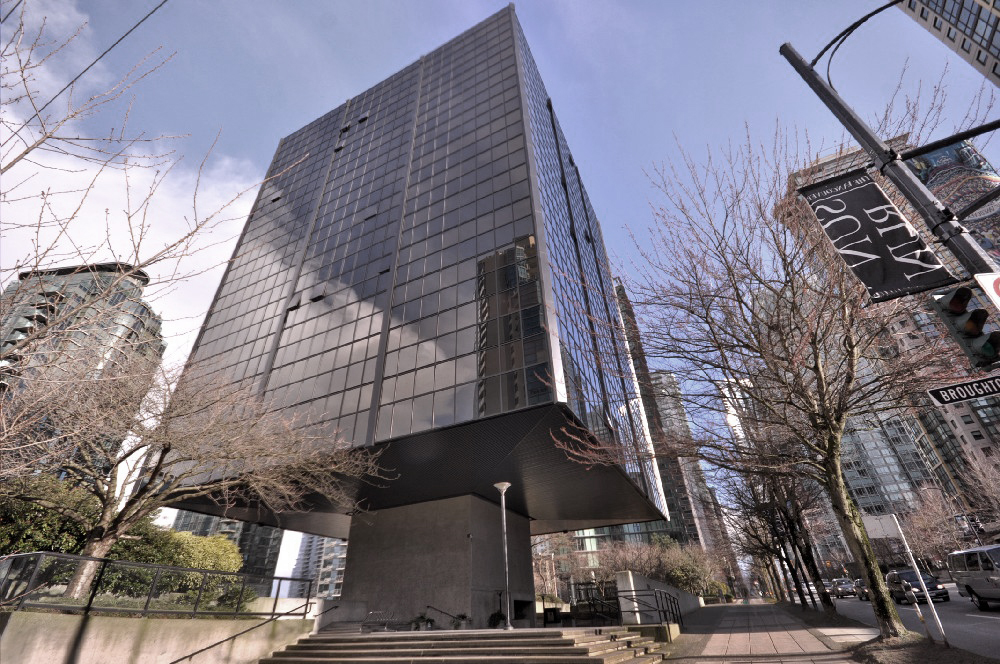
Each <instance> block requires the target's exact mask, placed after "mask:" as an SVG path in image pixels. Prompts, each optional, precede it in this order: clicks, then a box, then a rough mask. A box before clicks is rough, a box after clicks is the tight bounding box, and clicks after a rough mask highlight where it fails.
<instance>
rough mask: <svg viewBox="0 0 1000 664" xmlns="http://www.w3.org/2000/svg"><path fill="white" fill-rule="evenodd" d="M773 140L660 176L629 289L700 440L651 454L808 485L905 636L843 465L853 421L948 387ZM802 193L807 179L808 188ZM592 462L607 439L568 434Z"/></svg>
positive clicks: (877, 602)
mask: <svg viewBox="0 0 1000 664" xmlns="http://www.w3.org/2000/svg"><path fill="white" fill-rule="evenodd" d="M810 153H811V150H810V149H809V146H808V145H804V146H798V145H796V142H795V137H793V136H789V135H786V134H784V133H782V132H780V131H779V132H778V133H777V134H776V136H775V137H774V140H773V141H771V142H770V143H768V144H766V145H759V144H756V143H755V142H753V140H752V139H751V138H747V140H746V142H745V143H743V144H741V145H736V146H732V147H730V148H729V149H727V150H725V151H724V152H721V153H709V154H708V155H707V156H706V158H705V159H703V160H696V159H694V158H693V157H691V156H690V155H688V154H685V153H683V152H682V156H681V158H680V159H679V160H678V161H677V162H672V163H668V164H666V165H664V166H662V167H661V168H659V169H657V171H656V173H655V175H654V180H655V185H656V186H657V187H658V189H659V191H660V194H661V196H662V198H663V199H664V202H663V204H662V205H661V206H659V207H657V208H656V209H655V216H656V222H657V224H656V226H655V227H654V228H653V229H652V230H651V231H650V233H649V235H648V237H642V238H636V245H637V249H638V251H639V252H640V255H641V259H640V260H639V261H638V264H637V265H636V272H637V273H638V275H639V276H637V277H636V278H634V279H633V280H632V281H631V282H630V283H629V284H628V286H629V287H630V290H631V292H632V293H633V294H634V304H635V308H636V310H637V312H638V314H639V320H640V328H641V329H642V331H643V333H644V336H643V342H644V347H645V352H646V355H647V357H648V359H649V362H650V364H653V365H660V366H663V367H666V368H669V369H670V370H671V371H673V372H674V373H675V374H676V375H677V377H678V379H679V382H680V385H681V398H682V399H683V400H684V404H685V407H686V409H687V411H688V412H689V413H691V414H692V418H691V421H692V424H694V425H695V427H696V428H695V430H694V431H693V432H692V435H691V436H690V437H689V438H688V437H673V439H672V440H670V439H668V440H666V441H665V442H664V443H663V444H661V446H660V447H661V449H659V450H657V451H656V454H670V455H673V456H677V455H681V456H698V457H700V458H701V459H704V460H707V461H709V462H710V463H712V464H715V465H717V466H719V467H722V468H731V469H733V470H736V471H739V472H741V473H758V474H762V475H788V476H794V477H799V478H803V479H807V480H812V481H815V482H816V483H818V485H819V486H821V487H823V489H824V490H825V491H826V492H827V494H828V495H829V498H830V501H831V503H832V507H833V511H834V514H835V515H836V518H837V521H838V523H839V525H840V527H841V529H842V530H843V533H844V537H845V540H846V543H847V545H848V548H849V549H850V552H851V554H852V556H853V557H854V559H855V560H856V561H857V562H858V563H859V565H860V566H861V567H862V569H863V572H864V576H865V577H866V578H867V580H868V583H869V587H870V588H871V596H872V604H873V606H874V609H875V614H876V616H877V618H878V621H879V627H880V630H881V634H882V636H884V637H892V636H897V635H898V634H899V633H900V632H901V631H903V626H902V623H901V622H900V620H899V616H898V615H897V613H896V610H895V607H894V606H893V605H892V602H891V601H890V600H889V595H888V593H887V590H886V587H885V584H884V581H883V579H882V574H881V571H880V570H879V566H878V561H877V560H876V558H875V555H874V552H873V551H872V548H871V544H870V542H869V540H868V536H867V533H866V531H865V528H864V524H863V522H862V519H861V516H862V515H861V512H860V510H859V509H858V507H857V505H856V504H855V502H854V501H853V499H852V498H851V496H850V494H849V493H848V490H847V485H846V482H845V478H844V470H843V468H842V467H841V451H842V448H843V438H844V433H845V430H846V428H847V426H848V423H849V421H864V420H874V421H877V420H878V419H879V418H882V417H887V416H891V415H903V414H905V413H904V405H905V404H906V403H907V402H908V401H907V400H908V397H909V396H910V395H911V394H912V393H914V392H919V391H922V390H925V389H927V388H928V387H930V386H933V385H937V384H940V383H941V382H942V381H943V380H947V379H948V378H949V377H950V374H949V373H948V371H949V370H951V369H952V367H953V365H954V362H952V361H951V358H949V357H948V356H947V355H946V354H944V353H942V352H940V350H941V349H940V343H939V340H936V339H929V340H928V343H926V344H924V345H922V346H920V347H919V348H916V349H913V350H911V351H909V352H907V353H906V354H902V353H900V352H899V351H898V347H897V344H896V340H895V338H894V335H895V327H894V322H895V321H896V320H897V318H898V316H899V315H900V314H901V313H903V312H906V311H908V310H909V309H912V308H913V307H914V306H916V298H914V297H910V298H903V299H899V300H894V301H891V302H886V303H878V304H875V303H872V302H871V301H870V300H869V299H868V297H867V294H866V292H865V289H864V287H863V286H862V285H861V283H860V282H859V281H858V280H857V279H856V278H855V277H854V275H853V274H851V272H850V271H849V270H848V269H847V268H846V266H845V264H844V261H843V260H842V259H841V258H840V257H839V256H838V255H837V254H836V252H835V251H834V249H833V247H832V246H831V244H830V242H829V240H828V239H827V238H826V237H825V235H823V233H822V229H821V228H820V227H819V225H818V224H817V223H816V220H815V218H814V216H813V215H812V213H811V211H810V210H809V208H808V206H807V205H806V204H805V202H804V201H803V200H801V199H800V198H799V197H797V195H796V194H795V193H794V190H792V189H791V188H790V185H789V183H790V182H792V181H794V179H793V176H796V175H797V174H800V173H801V172H802V169H803V167H804V166H805V165H806V163H807V161H806V160H805V159H803V158H802V154H810ZM799 184H802V183H799ZM562 444H563V447H564V448H565V449H566V450H567V452H568V453H569V454H570V455H571V456H575V457H576V458H578V459H579V460H581V461H582V462H584V463H587V462H589V463H594V462H595V461H594V460H595V459H599V458H601V457H602V456H610V455H608V454H607V452H606V450H607V448H608V446H607V445H603V444H602V443H601V442H600V441H594V440H592V439H586V438H585V437H576V438H571V437H569V436H563V438H562Z"/></svg>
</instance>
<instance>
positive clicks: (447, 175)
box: [193, 6, 665, 626]
mask: <svg viewBox="0 0 1000 664" xmlns="http://www.w3.org/2000/svg"><path fill="white" fill-rule="evenodd" d="M193 361H194V362H197V363H202V364H204V363H211V366H212V367H213V368H214V370H216V371H218V372H220V373H222V374H223V375H225V376H226V377H227V378H228V379H230V380H234V381H247V382H253V383H255V384H256V385H257V386H258V387H259V389H260V391H261V392H262V393H263V394H265V395H266V396H268V397H271V398H272V399H274V400H275V402H276V403H279V404H281V405H282V407H283V408H284V409H286V410H287V411H288V412H294V413H299V414H302V415H305V416H308V417H309V418H311V419H312V420H313V421H316V422H322V423H324V424H325V426H326V427H327V429H328V431H329V432H330V436H331V439H332V438H334V437H339V438H342V439H346V440H348V441H350V442H351V443H353V444H354V445H356V446H373V447H374V448H376V449H378V450H381V451H382V452H383V454H382V457H381V462H382V465H383V467H385V468H387V469H389V470H390V471H391V474H395V475H397V477H396V479H393V480H391V481H385V482H381V481H380V482H376V483H373V484H370V485H366V484H364V483H361V484H360V485H359V487H358V493H357V498H358V500H359V501H360V503H361V505H362V507H363V508H365V509H366V510H367V511H366V512H365V513H363V514H360V515H358V516H355V517H354V518H353V519H351V517H350V516H349V514H348V513H349V512H350V506H331V505H322V504H318V505H316V509H314V510H313V511H311V512H308V513H296V514H282V515H267V514H262V515H258V514H257V513H256V512H253V513H251V512H249V511H248V512H246V513H245V514H243V516H245V517H246V518H261V519H263V520H265V521H267V522H269V523H272V524H277V525H282V526H285V527H290V528H295V529H298V530H303V531H306V532H312V533H315V534H321V535H325V536H334V537H349V540H350V547H349V549H348V554H347V573H346V577H345V581H344V587H343V595H342V601H344V602H345V606H347V605H352V604H350V603H351V602H361V603H365V602H367V606H368V609H369V610H376V609H378V610H394V611H395V612H396V615H405V614H407V613H409V614H410V615H416V613H419V612H420V611H423V610H424V609H425V607H426V605H427V604H431V605H433V606H435V607H438V608H440V609H442V610H444V611H447V612H449V613H451V614H458V613H466V614H469V615H472V616H473V618H474V620H475V621H476V623H475V624H476V625H477V626H479V625H480V624H484V621H485V619H486V617H487V616H488V615H489V614H490V613H491V612H493V611H496V610H497V609H498V608H499V607H500V606H501V604H499V603H498V597H503V593H502V592H500V594H499V595H498V592H499V591H503V588H504V565H503V560H502V556H501V554H502V547H501V542H500V533H499V530H500V527H499V526H500V514H499V512H498V510H497V505H498V503H499V502H500V500H499V499H500V495H499V493H498V491H497V489H495V488H494V486H493V485H494V484H495V483H498V482H501V481H508V482H511V483H512V487H511V488H510V490H509V491H507V493H506V504H507V507H508V517H507V525H508V530H509V533H510V537H509V545H510V553H511V555H510V582H511V596H512V597H513V599H514V602H513V610H514V616H513V617H514V618H515V619H518V618H519V617H522V616H528V615H533V612H534V609H533V601H532V600H533V597H534V595H533V590H532V587H531V586H532V580H531V565H530V550H529V537H528V536H529V534H540V533H546V532H554V531H563V530H573V529H577V528H585V527H593V526H602V525H607V524H613V523H629V522H635V521H643V520H651V519H658V518H662V512H663V511H664V510H665V506H664V501H663V497H662V492H661V489H660V482H659V478H658V476H657V471H656V468H655V465H654V464H653V463H652V462H651V461H650V455H649V454H648V448H649V440H648V435H647V434H646V433H645V427H644V424H643V421H642V420H643V418H642V413H641V405H640V404H639V399H638V389H637V386H636V381H635V377H634V374H633V373H632V369H631V366H630V364H629V360H628V353H627V349H626V344H625V337H624V334H623V331H622V325H621V320H620V318H619V316H618V313H617V308H616V306H615V295H614V286H613V284H612V281H611V276H610V273H609V271H608V267H607V256H606V252H605V248H604V242H603V239H602V235H601V229H600V225H599V224H598V221H597V217H596V214H595V211H594V209H593V207H592V206H591V204H590V201H589V199H588V197H587V194H586V191H585V190H584V188H583V184H582V182H581V181H580V173H579V170H578V168H577V164H576V162H575V161H574V159H573V157H572V155H571V153H570V150H569V147H568V145H567V143H566V139H565V137H564V136H563V134H562V131H561V129H560V127H559V123H558V121H557V120H556V116H555V113H554V110H553V104H552V102H551V100H550V99H549V98H548V95H547V93H546V91H545V87H544V85H543V84H542V80H541V77H540V76H539V73H538V70H537V68H536V66H535V63H534V61H533V59H532V56H531V52H530V50H529V49H528V45H527V42H526V41H525V38H524V35H523V33H522V32H521V28H520V26H519V24H518V22H517V19H516V17H515V15H514V10H513V7H512V6H508V7H506V8H504V9H503V10H501V11H499V12H498V13H496V14H495V15H493V16H492V17H490V18H489V19H487V20H485V21H483V22H482V23H480V24H479V25H477V26H475V27H473V28H472V29H470V30H468V31H467V32H465V33H463V34H462V35H460V36H458V37H456V38H455V39H453V40H451V41H450V42H448V43H447V44H445V45H443V46H441V47H440V48H438V49H436V50H434V51H432V52H431V53H428V54H427V55H425V56H423V57H421V58H420V59H419V60H418V61H417V62H414V63H413V64H411V65H409V66H407V67H405V68H404V69H402V70H401V71H400V72H398V73H396V74H394V75H393V76H391V77H389V78H388V79H386V80H385V81H383V82H381V83H379V84H378V85H375V86H374V87H372V88H371V89H369V90H367V91H365V92H362V93H361V94H359V95H358V96H356V97H354V98H352V99H349V100H348V101H347V102H345V103H344V104H343V105H342V106H340V107H338V108H336V109H334V110H333V111H331V112H329V113H328V114H326V115H324V116H323V117H321V118H319V119H318V120H316V121H314V122H312V123H310V124H309V125H307V126H306V127H304V128H302V129H301V130H299V131H297V132H295V133H293V134H291V135H290V136H288V137H286V138H285V139H283V140H282V141H281V143H280V145H279V147H278V150H277V153H276V155H275V158H274V161H273V163H272V165H271V169H270V171H269V173H268V181H267V182H266V184H265V185H264V186H263V187H262V188H261V191H260V193H259V194H258V198H257V201H256V203H255V205H254V208H253V211H252V212H251V214H250V218H249V219H248V221H247V224H246V227H245V229H244V232H243V235H242V237H241V239H240V241H239V244H238V247H237V249H236V252H235V254H234V257H233V260H232V262H231V263H230V266H229V268H228V270H227V273H226V275H225V276H224V278H223V281H222V284H221V285H220V287H219V290H218V292H217V294H216V297H215V301H214V303H213V305H212V308H211V309H210V311H209V314H208V316H207V318H206V320H205V324H204V326H203V328H202V331H201V334H200V337H199V339H198V341H197V344H196V347H195V349H194V351H193ZM567 432H569V434H572V435H569V434H568V433H567ZM573 435H575V436H577V437H578V438H579V437H583V438H585V439H588V440H594V441H601V442H602V443H603V444H604V445H607V446H611V447H612V449H614V450H617V458H618V463H617V464H610V465H601V464H597V465H594V464H591V465H584V464H580V463H576V462H574V461H571V460H570V459H569V458H568V457H567V454H566V452H565V450H564V449H561V447H560V446H559V445H558V444H557V442H556V441H557V440H558V441H563V442H565V443H567V444H570V445H572V444H573V442H572V440H573V438H572V436H573ZM554 439H555V440H554ZM199 509H204V510H210V509H211V507H210V506H205V505H203V506H200V508H199ZM231 513H232V512H231ZM233 514H235V513H233Z"/></svg>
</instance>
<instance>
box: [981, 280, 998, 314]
mask: <svg viewBox="0 0 1000 664" xmlns="http://www.w3.org/2000/svg"><path fill="white" fill-rule="evenodd" d="M976 282H977V283H978V284H979V285H980V287H981V288H982V289H983V294H984V295H986V297H988V298H990V302H992V303H993V306H994V307H996V308H997V309H1000V272H983V273H980V274H977V275H976Z"/></svg>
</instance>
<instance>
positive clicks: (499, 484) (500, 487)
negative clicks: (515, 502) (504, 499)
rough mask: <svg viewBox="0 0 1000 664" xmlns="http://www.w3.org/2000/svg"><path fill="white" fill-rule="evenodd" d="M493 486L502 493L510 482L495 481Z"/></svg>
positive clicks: (508, 486)
mask: <svg viewBox="0 0 1000 664" xmlns="http://www.w3.org/2000/svg"><path fill="white" fill-rule="evenodd" d="M493 486H495V487H496V488H497V491H499V492H500V494H501V495H503V492H504V491H506V490H507V489H509V488H510V482H497V483H496V484H494V485H493Z"/></svg>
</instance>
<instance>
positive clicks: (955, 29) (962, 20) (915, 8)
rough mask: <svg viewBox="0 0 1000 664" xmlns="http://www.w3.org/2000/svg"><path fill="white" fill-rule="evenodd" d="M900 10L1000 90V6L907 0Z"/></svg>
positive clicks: (983, 0) (978, 0)
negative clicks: (999, 26) (998, 26)
mask: <svg viewBox="0 0 1000 664" xmlns="http://www.w3.org/2000/svg"><path fill="white" fill-rule="evenodd" d="M899 8H900V9H902V10H903V11H904V12H906V13H907V14H909V15H910V16H911V17H912V18H913V20H915V21H916V22H917V23H919V24H920V25H922V26H924V27H925V28H926V29H927V31H928V32H930V33H931V34H933V35H934V36H935V37H937V38H938V39H940V40H941V41H942V42H943V43H944V44H945V46H947V47H948V48H950V49H951V50H953V51H955V53H958V55H959V56H960V57H961V58H962V59H963V60H965V61H966V62H968V63H969V64H970V65H972V66H973V67H975V68H976V69H978V70H979V71H981V72H982V73H983V76H985V77H986V79H987V80H988V81H990V82H991V83H993V85H996V86H1000V30H998V29H997V24H998V23H1000V6H998V5H997V3H996V2H993V1H992V0H906V2H904V3H902V4H900V5H899Z"/></svg>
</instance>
